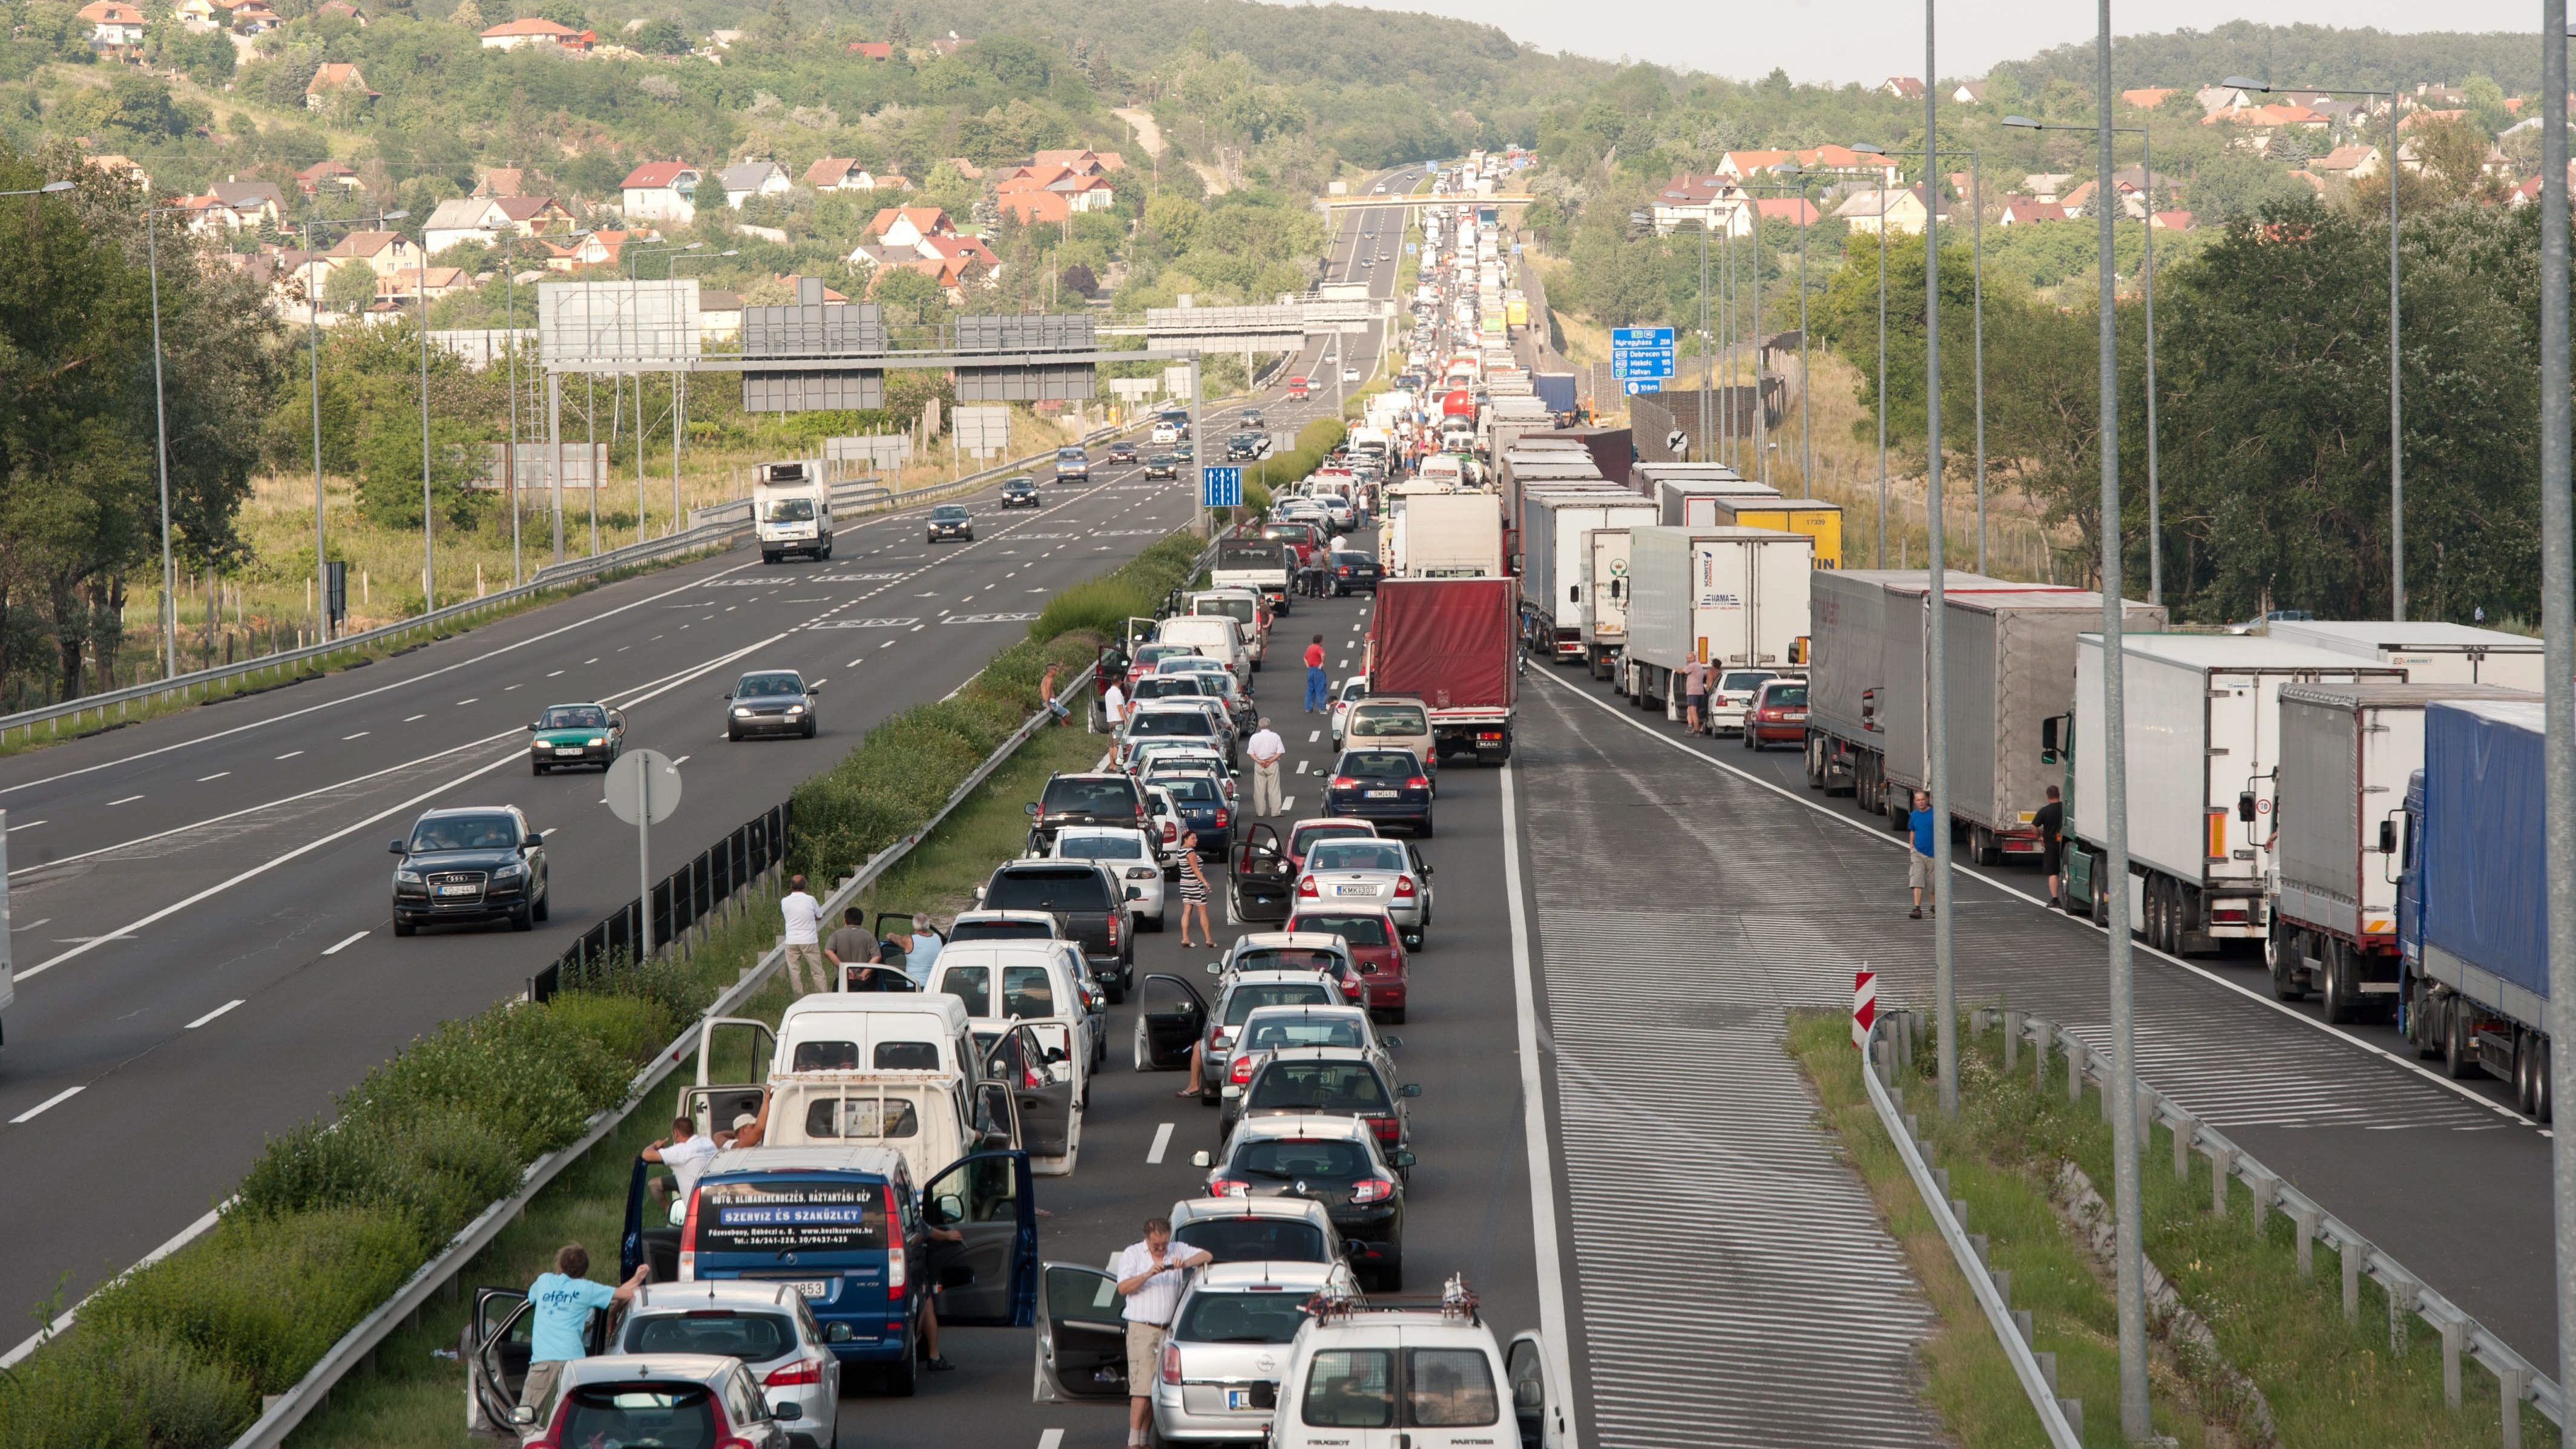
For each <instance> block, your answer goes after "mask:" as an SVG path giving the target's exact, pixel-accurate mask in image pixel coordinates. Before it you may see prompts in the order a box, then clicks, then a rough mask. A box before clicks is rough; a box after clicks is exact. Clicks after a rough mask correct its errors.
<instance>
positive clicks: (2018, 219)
mask: <svg viewBox="0 0 2576 1449" xmlns="http://www.w3.org/2000/svg"><path fill="white" fill-rule="evenodd" d="M2066 219H2067V217H2066V208H2065V207H2063V206H2060V205H2058V204H2057V203H2056V202H2054V201H2033V200H2031V199H2030V198H2029V197H2027V196H2007V197H2005V198H2004V205H2003V210H2002V212H2000V213H1999V214H1998V215H1997V216H1996V217H1995V225H1997V226H2028V225H2030V224H2031V223H2032V222H2035V221H2064V220H2066Z"/></svg>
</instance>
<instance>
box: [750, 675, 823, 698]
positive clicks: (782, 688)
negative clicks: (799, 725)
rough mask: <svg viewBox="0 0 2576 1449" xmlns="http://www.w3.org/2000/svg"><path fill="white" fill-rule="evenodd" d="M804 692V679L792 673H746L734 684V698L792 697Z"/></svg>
mask: <svg viewBox="0 0 2576 1449" xmlns="http://www.w3.org/2000/svg"><path fill="white" fill-rule="evenodd" d="M804 692H805V681H804V680H803V679H801V678H799V677H798V676H796V675H793V674H746V675H744V676H743V677H742V679H741V681H740V682H739V683H737V684H735V685H734V687H733V696H734V698H736V699H793V698H795V697H796V696H798V695H801V694H803V693H804Z"/></svg>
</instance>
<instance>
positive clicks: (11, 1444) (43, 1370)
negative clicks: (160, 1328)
mask: <svg viewBox="0 0 2576 1449" xmlns="http://www.w3.org/2000/svg"><path fill="white" fill-rule="evenodd" d="M258 1404H259V1399H258V1396H257V1394H256V1392H255V1391H254V1390H253V1389H252V1388H251V1386H250V1385H249V1384H248V1383H246V1382H244V1381H242V1380H241V1379H239V1378H236V1377H234V1376H233V1375H232V1374H230V1373H228V1372H226V1371H225V1370H224V1369H223V1367H222V1366H220V1365H218V1364H216V1363H213V1362H211V1361H210V1360H209V1359H208V1358H207V1357H206V1356H205V1355H204V1354H202V1353H200V1352H198V1351H197V1350H195V1349H191V1348H187V1347H183V1346H181V1345H179V1344H175V1343H172V1342H170V1341H169V1340H168V1339H165V1338H162V1337H160V1336H158V1335H156V1334H152V1333H146V1332H138V1331H134V1330H130V1329H129V1330H124V1331H110V1330H108V1329H105V1328H102V1327H97V1326H94V1325H92V1324H90V1323H88V1322H86V1321H85V1322H84V1323H83V1324H82V1327H81V1331H80V1332H79V1333H77V1334H74V1335H72V1336H71V1337H70V1338H67V1339H64V1340H63V1341H61V1342H59V1343H55V1344H51V1345H49V1346H48V1347H47V1348H46V1349H45V1351H44V1352H42V1353H40V1354H37V1355H35V1356H34V1357H33V1358H30V1359H29V1360H27V1361H26V1362H25V1363H23V1364H20V1365H19V1366H18V1367H17V1368H15V1369H13V1370H11V1371H10V1372H9V1373H7V1374H6V1375H0V1446H5V1449H218V1446H221V1445H224V1444H228V1443H230V1442H232V1439H233V1436H234V1435H235V1434H236V1433H238V1432H239V1430H240V1426H241V1425H243V1424H245V1423H247V1422H249V1420H250V1417H251V1415H252V1414H253V1412H255V1411H256V1409H257V1407H258Z"/></svg>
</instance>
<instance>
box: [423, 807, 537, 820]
mask: <svg viewBox="0 0 2576 1449" xmlns="http://www.w3.org/2000/svg"><path fill="white" fill-rule="evenodd" d="M518 813H519V807H518V806H516V805H446V806H442V807H440V808H438V809H436V810H423V811H422V812H420V818H421V819H423V820H445V819H448V818H450V817H452V816H457V815H516V814H518Z"/></svg>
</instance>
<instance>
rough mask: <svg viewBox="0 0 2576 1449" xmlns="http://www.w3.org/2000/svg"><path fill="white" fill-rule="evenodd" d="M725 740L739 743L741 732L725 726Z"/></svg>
mask: <svg viewBox="0 0 2576 1449" xmlns="http://www.w3.org/2000/svg"><path fill="white" fill-rule="evenodd" d="M725 738H726V739H729V740H733V741H736V742H737V743H738V742H740V741H741V739H742V731H741V730H738V729H736V728H734V727H733V726H732V725H726V726H725Z"/></svg>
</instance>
